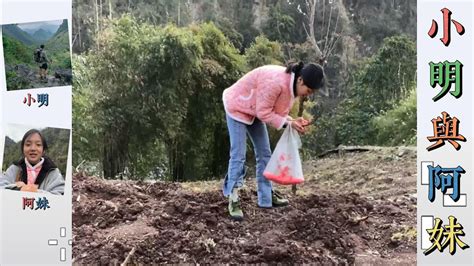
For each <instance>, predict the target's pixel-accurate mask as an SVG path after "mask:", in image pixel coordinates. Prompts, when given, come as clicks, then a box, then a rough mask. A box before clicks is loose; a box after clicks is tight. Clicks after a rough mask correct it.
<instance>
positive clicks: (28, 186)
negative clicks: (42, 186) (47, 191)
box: [20, 184, 38, 192]
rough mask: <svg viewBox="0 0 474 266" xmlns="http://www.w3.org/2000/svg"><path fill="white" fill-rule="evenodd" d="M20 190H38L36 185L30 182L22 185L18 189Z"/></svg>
mask: <svg viewBox="0 0 474 266" xmlns="http://www.w3.org/2000/svg"><path fill="white" fill-rule="evenodd" d="M20 190H21V191H27V192H37V191H38V185H35V184H31V185H24V186H22V187H21V189H20Z"/></svg>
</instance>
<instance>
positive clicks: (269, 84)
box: [222, 62, 324, 220]
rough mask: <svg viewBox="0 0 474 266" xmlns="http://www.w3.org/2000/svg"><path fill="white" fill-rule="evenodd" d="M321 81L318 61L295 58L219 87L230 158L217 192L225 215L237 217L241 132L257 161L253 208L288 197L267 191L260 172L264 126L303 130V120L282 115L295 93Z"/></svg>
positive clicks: (265, 157) (265, 153)
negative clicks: (226, 201)
mask: <svg viewBox="0 0 474 266" xmlns="http://www.w3.org/2000/svg"><path fill="white" fill-rule="evenodd" d="M323 84H324V71H323V68H322V67H321V66H320V65H317V64H307V65H304V64H303V63H302V62H300V63H298V64H292V65H289V66H288V67H287V68H285V67H282V66H274V65H268V66H263V67H259V68H256V69H254V70H252V71H250V72H249V73H247V74H246V75H244V76H243V77H242V78H241V79H239V80H238V81H237V82H236V83H235V84H234V85H232V86H231V87H229V88H227V89H226V90H225V91H224V93H223V97H222V99H223V102H224V108H225V111H226V119H227V127H228V130H229V136H230V160H229V168H228V172H227V175H226V178H225V180H224V186H223V192H224V196H226V197H229V213H230V215H231V217H232V218H233V219H235V220H242V219H243V212H242V210H241V208H240V201H239V197H238V189H239V188H240V187H241V186H242V185H243V178H244V176H245V175H246V169H245V165H244V164H245V154H246V146H247V134H248V135H249V136H250V139H251V141H252V143H253V147H254V150H255V157H256V160H257V174H256V176H257V196H258V206H259V207H262V208H271V207H279V206H285V205H288V200H286V199H284V198H283V197H282V196H281V195H279V194H278V193H276V192H275V191H273V189H272V183H271V182H270V181H269V180H267V179H266V178H265V177H264V176H263V170H264V169H265V167H266V165H267V163H268V161H269V160H270V157H271V150H270V141H269V137H268V132H267V128H266V124H269V125H271V126H273V127H274V128H276V129H282V128H284V127H286V126H291V127H293V128H294V129H296V130H297V131H299V132H300V133H304V132H305V126H306V120H304V119H303V118H301V117H299V118H297V119H295V120H293V119H292V118H291V117H289V116H288V114H289V112H290V109H291V107H292V105H293V103H294V100H295V97H296V96H308V95H310V94H312V93H314V92H315V91H316V90H318V89H319V88H321V87H322V86H323Z"/></svg>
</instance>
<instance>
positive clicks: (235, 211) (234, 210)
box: [229, 188, 244, 221]
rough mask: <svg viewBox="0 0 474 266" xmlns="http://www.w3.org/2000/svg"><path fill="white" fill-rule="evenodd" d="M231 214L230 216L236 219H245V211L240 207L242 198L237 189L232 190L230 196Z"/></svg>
mask: <svg viewBox="0 0 474 266" xmlns="http://www.w3.org/2000/svg"><path fill="white" fill-rule="evenodd" d="M229 214H230V218H232V219H233V220H236V221H242V220H243V219H244V213H243V212H242V209H241V208H240V200H239V194H238V190H237V189H235V188H234V189H233V190H232V194H231V195H230V196H229Z"/></svg>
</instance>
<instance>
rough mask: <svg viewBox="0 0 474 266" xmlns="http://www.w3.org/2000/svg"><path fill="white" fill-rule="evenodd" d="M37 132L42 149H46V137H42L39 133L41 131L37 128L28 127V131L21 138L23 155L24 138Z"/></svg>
mask: <svg viewBox="0 0 474 266" xmlns="http://www.w3.org/2000/svg"><path fill="white" fill-rule="evenodd" d="M35 133H37V134H38V135H39V136H40V138H41V142H42V143H43V151H46V150H47V149H48V143H46V139H45V138H44V137H43V135H42V134H41V131H39V130H37V129H30V130H28V132H26V133H25V135H24V136H23V139H22V140H21V147H20V149H21V154H22V155H23V146H25V142H26V140H27V139H28V138H29V137H30V136H31V135H33V134H35Z"/></svg>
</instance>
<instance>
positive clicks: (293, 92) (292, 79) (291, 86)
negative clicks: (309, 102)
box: [288, 72, 295, 99]
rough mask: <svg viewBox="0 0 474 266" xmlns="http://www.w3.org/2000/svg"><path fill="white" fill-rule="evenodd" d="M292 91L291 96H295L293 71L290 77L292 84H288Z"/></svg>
mask: <svg viewBox="0 0 474 266" xmlns="http://www.w3.org/2000/svg"><path fill="white" fill-rule="evenodd" d="M288 87H289V88H290V91H291V98H292V99H294V98H295V88H294V87H295V73H293V72H292V73H291V78H290V86H288Z"/></svg>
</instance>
